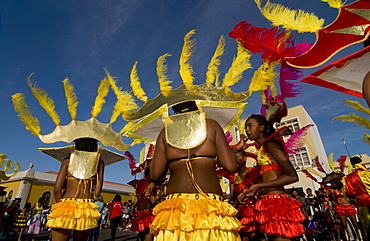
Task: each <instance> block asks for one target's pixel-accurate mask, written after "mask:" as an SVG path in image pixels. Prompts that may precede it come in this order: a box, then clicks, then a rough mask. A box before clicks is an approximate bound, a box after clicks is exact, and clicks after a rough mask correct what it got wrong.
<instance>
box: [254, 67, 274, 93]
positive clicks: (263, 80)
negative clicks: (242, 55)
mask: <svg viewBox="0 0 370 241" xmlns="http://www.w3.org/2000/svg"><path fill="white" fill-rule="evenodd" d="M277 64H278V62H276V63H268V62H263V63H262V64H261V66H260V67H259V68H258V69H257V70H256V71H255V72H254V74H253V77H252V80H251V83H250V85H249V91H251V92H254V91H258V90H265V89H267V87H268V86H270V85H272V84H273V82H274V80H275V78H276V76H277V73H276V72H275V71H274V70H275V66H276V65H277Z"/></svg>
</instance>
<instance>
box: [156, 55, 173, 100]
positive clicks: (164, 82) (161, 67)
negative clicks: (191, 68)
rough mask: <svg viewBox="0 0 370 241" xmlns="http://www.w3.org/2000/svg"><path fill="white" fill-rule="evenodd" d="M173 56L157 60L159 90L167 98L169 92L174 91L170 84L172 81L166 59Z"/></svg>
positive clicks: (165, 56) (164, 56)
mask: <svg viewBox="0 0 370 241" xmlns="http://www.w3.org/2000/svg"><path fill="white" fill-rule="evenodd" d="M169 56H172V54H164V55H162V56H160V57H159V58H158V60H157V69H156V70H157V76H158V83H159V89H160V90H161V92H162V94H163V95H164V96H167V94H168V92H169V91H170V90H171V89H172V87H171V86H170V84H171V83H172V81H170V80H169V78H168V76H167V75H166V73H167V64H166V58H167V57H169Z"/></svg>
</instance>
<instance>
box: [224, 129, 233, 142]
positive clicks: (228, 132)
mask: <svg viewBox="0 0 370 241" xmlns="http://www.w3.org/2000/svg"><path fill="white" fill-rule="evenodd" d="M225 137H226V141H227V143H229V144H230V142H232V141H233V137H232V136H231V133H230V131H227V132H226V133H225Z"/></svg>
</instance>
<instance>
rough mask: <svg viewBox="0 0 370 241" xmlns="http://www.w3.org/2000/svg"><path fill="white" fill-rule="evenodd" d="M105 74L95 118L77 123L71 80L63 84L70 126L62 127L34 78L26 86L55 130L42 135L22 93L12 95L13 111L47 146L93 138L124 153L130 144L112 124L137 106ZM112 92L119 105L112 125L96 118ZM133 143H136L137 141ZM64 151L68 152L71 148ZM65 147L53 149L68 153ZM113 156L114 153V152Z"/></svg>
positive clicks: (129, 96) (49, 99) (96, 100)
mask: <svg viewBox="0 0 370 241" xmlns="http://www.w3.org/2000/svg"><path fill="white" fill-rule="evenodd" d="M105 73H106V77H105V78H103V79H102V80H101V82H100V85H99V87H98V93H97V96H96V98H95V103H94V106H93V107H92V110H91V116H92V117H91V118H90V119H88V120H86V121H79V120H76V115H77V105H78V102H77V96H76V94H75V93H74V87H73V86H72V84H71V83H70V81H69V79H68V78H65V79H64V80H63V81H62V82H63V85H64V91H65V96H66V100H67V107H68V111H69V113H70V115H71V117H72V121H71V122H70V123H69V124H67V125H60V118H59V115H58V113H57V112H56V110H55V105H54V101H53V100H52V99H51V98H50V97H49V96H48V94H47V93H46V91H45V90H43V89H42V88H40V87H38V86H37V85H36V84H35V83H32V81H31V80H30V77H31V76H32V75H30V76H29V77H28V78H27V84H28V86H29V87H30V89H31V91H32V94H33V96H34V97H35V98H36V99H37V101H38V103H39V104H40V106H41V107H43V109H44V110H45V111H46V113H47V114H48V115H49V116H50V117H51V119H52V120H53V122H54V123H55V125H56V128H55V129H54V131H52V132H51V133H49V134H40V132H41V127H40V124H39V121H38V119H37V118H36V117H33V116H32V113H31V111H30V110H29V107H28V105H27V103H26V101H25V97H24V95H23V94H22V93H16V94H14V95H13V96H12V101H13V105H14V110H15V111H16V112H17V113H18V116H19V118H20V120H21V121H22V122H23V124H24V125H25V127H26V129H27V130H29V131H30V132H31V133H32V134H33V135H36V136H38V137H39V139H40V140H41V141H42V142H44V143H47V144H49V143H55V142H60V141H62V142H67V143H71V142H73V141H74V140H76V139H79V138H93V139H96V140H98V141H100V142H101V143H102V145H104V146H110V147H114V148H116V149H117V150H120V151H125V150H127V149H128V148H129V147H130V146H131V145H128V144H125V143H123V142H122V139H121V134H120V133H117V132H115V131H114V130H113V129H112V126H111V124H112V123H113V122H115V121H116V119H117V117H118V116H119V115H120V114H122V113H123V112H125V111H128V110H133V109H135V108H137V105H136V103H135V101H134V99H133V97H132V96H131V94H130V93H128V92H126V91H122V90H121V88H120V87H118V86H117V85H116V81H115V78H114V77H112V76H111V75H110V74H109V73H108V72H107V71H106V70H105ZM110 89H112V90H113V92H114V93H115V95H116V96H117V102H116V104H115V106H114V110H113V111H112V116H111V119H110V122H109V123H101V122H100V121H99V120H98V119H96V117H97V116H98V114H99V113H100V112H101V110H102V106H103V104H104V103H105V97H106V96H107V95H108V93H109V90H110ZM133 143H136V142H135V141H134V142H133ZM65 148H67V149H68V150H69V149H70V146H68V147H65ZM65 148H61V149H60V148H59V149H58V148H53V150H56V151H58V152H63V151H65V150H64V149H65ZM57 149H58V150H57ZM101 149H102V148H101ZM42 151H43V152H45V153H47V154H49V155H51V156H53V153H49V152H47V151H48V150H46V151H45V150H44V149H43V150H42ZM113 155H115V154H114V153H113ZM117 155H118V154H117ZM57 156H58V155H54V156H53V157H55V158H56V159H58V158H59V157H58V158H57ZM108 156H109V153H108ZM121 157H122V158H121V159H124V157H123V156H121ZM58 160H59V159H58ZM115 160H117V157H115ZM106 164H107V163H106Z"/></svg>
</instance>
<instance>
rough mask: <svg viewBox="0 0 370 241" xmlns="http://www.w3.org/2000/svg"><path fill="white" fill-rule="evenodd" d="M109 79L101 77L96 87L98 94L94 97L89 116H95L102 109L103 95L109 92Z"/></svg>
mask: <svg viewBox="0 0 370 241" xmlns="http://www.w3.org/2000/svg"><path fill="white" fill-rule="evenodd" d="M109 87H110V84H109V80H108V78H107V77H105V78H104V79H102V80H101V81H100V84H99V87H98V94H97V96H96V97H95V103H94V106H93V107H92V109H91V116H92V117H94V118H95V117H97V116H98V115H99V113H100V112H101V110H102V106H103V104H104V103H105V97H106V96H107V95H108V92H109Z"/></svg>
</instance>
